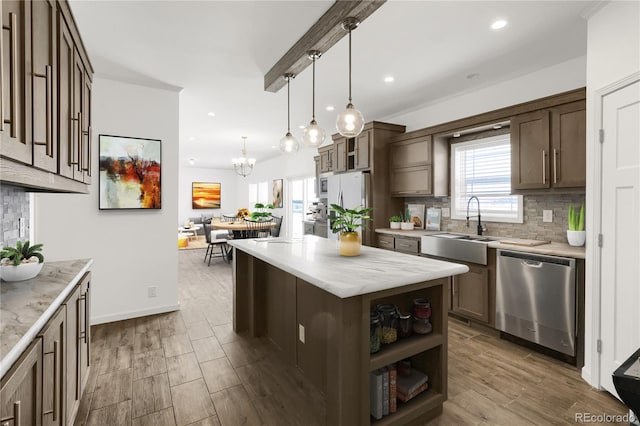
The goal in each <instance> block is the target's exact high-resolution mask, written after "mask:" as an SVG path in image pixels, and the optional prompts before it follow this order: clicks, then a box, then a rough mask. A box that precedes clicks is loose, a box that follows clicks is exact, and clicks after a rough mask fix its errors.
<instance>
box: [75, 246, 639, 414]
mask: <svg viewBox="0 0 640 426" xmlns="http://www.w3.org/2000/svg"><path fill="white" fill-rule="evenodd" d="M178 256H179V264H180V271H179V285H180V287H179V295H180V305H181V310H180V311H178V312H171V313H168V314H161V315H154V316H149V317H144V318H138V319H133V320H127V321H120V322H115V323H110V324H102V325H98V326H94V327H93V328H92V333H93V336H92V338H93V340H92V343H91V345H92V346H91V358H92V363H93V364H92V368H91V374H90V377H89V383H88V385H87V389H86V391H85V394H84V396H83V399H82V403H81V405H80V410H79V412H78V416H77V418H76V424H78V425H81V424H87V425H135V426H137V425H140V426H142V425H149V426H162V425H201V426H206V425H209V426H211V425H223V426H237V425H277V426H280V425H305V426H307V425H324V424H325V405H324V400H323V396H322V395H321V394H320V393H319V392H317V391H316V390H315V389H314V388H313V387H312V386H311V385H310V384H309V383H308V382H307V381H306V380H305V379H304V377H303V376H302V375H301V374H300V372H299V371H298V370H297V369H296V368H295V367H292V366H290V365H286V364H284V363H283V362H281V361H280V360H279V358H278V357H277V352H276V351H277V349H275V348H274V347H273V346H272V345H271V344H270V343H269V342H268V341H267V340H266V339H256V338H251V337H248V336H244V335H239V334H235V333H234V332H233V329H232V313H231V312H232V289H231V267H230V265H229V264H227V263H225V262H223V261H222V260H221V259H219V258H218V259H214V260H212V262H211V266H210V267H207V265H206V263H203V261H202V260H203V257H204V250H188V251H180V252H179V255H178ZM626 412H627V411H626V409H625V407H624V406H623V405H622V404H620V403H619V402H618V401H617V400H616V399H615V398H613V397H612V396H611V395H609V394H607V393H605V392H598V391H595V390H593V389H591V388H590V386H588V385H587V384H586V383H585V382H584V381H583V380H582V379H581V378H580V374H579V372H578V370H576V369H575V368H571V367H570V366H568V365H566V364H563V363H561V362H559V361H555V360H552V359H550V358H548V357H545V356H543V355H539V354H536V353H531V352H530V351H529V350H527V349H525V348H522V347H520V346H518V345H515V344H512V343H510V342H507V341H504V340H500V339H496V338H495V337H491V336H488V335H486V334H483V333H482V332H479V331H477V330H474V329H471V328H469V327H467V326H466V325H464V324H462V323H460V322H458V321H455V320H451V321H450V326H449V399H448V401H447V402H446V403H445V404H444V412H443V414H442V415H441V416H440V417H438V418H437V419H435V420H434V421H432V422H431V423H430V424H433V425H442V426H450V425H509V426H518V425H557V424H559V425H566V424H575V423H576V422H575V415H576V414H577V413H591V414H594V415H599V414H621V415H622V414H625V413H626Z"/></svg>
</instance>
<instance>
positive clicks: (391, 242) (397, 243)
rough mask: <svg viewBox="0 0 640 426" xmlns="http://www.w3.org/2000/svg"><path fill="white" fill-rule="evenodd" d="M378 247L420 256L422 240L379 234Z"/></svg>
mask: <svg viewBox="0 0 640 426" xmlns="http://www.w3.org/2000/svg"><path fill="white" fill-rule="evenodd" d="M377 247H378V248H381V249H386V250H393V251H398V252H400V253H406V254H415V255H417V254H420V238H411V237H403V236H395V235H390V234H377Z"/></svg>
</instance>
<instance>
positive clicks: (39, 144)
mask: <svg viewBox="0 0 640 426" xmlns="http://www.w3.org/2000/svg"><path fill="white" fill-rule="evenodd" d="M57 17H58V14H57V7H56V3H55V1H54V0H41V1H34V2H32V3H31V26H30V28H31V46H32V58H33V63H32V69H33V72H32V73H31V83H32V88H33V106H32V109H31V113H32V114H31V119H32V125H33V165H34V166H35V167H38V168H40V169H43V170H47V171H50V172H53V173H56V172H57V171H58V149H57V146H58V143H57V140H58V138H57V136H58V135H57V133H56V128H55V122H56V120H55V119H54V116H55V110H56V105H57V103H56V92H57V90H56V87H54V86H55V84H54V83H55V82H56V81H57V77H56V76H57V70H56V56H57V55H56V44H57V43H56V40H57V30H56V25H57Z"/></svg>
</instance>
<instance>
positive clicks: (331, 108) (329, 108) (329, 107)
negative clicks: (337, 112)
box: [327, 105, 335, 111]
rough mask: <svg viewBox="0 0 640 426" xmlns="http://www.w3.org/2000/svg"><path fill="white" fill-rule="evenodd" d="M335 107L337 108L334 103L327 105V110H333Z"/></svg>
mask: <svg viewBox="0 0 640 426" xmlns="http://www.w3.org/2000/svg"><path fill="white" fill-rule="evenodd" d="M334 109H335V108H334V107H333V106H332V105H329V106H328V107H327V111H333V110H334Z"/></svg>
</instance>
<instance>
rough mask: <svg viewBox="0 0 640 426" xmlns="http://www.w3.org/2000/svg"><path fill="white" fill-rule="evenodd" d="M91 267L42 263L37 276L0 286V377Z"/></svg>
mask: <svg viewBox="0 0 640 426" xmlns="http://www.w3.org/2000/svg"><path fill="white" fill-rule="evenodd" d="M91 264H93V260H92V259H79V260H66V261H60V262H45V263H44V266H43V267H42V271H40V273H39V274H38V276H37V277H35V278H32V279H30V280H25V281H17V282H4V281H2V282H1V283H0V291H1V297H0V359H1V360H2V361H0V377H1V376H4V374H5V373H6V372H7V371H9V369H10V368H11V366H12V365H13V363H14V362H16V361H17V360H18V358H19V357H20V355H21V354H22V352H24V350H25V349H27V347H28V346H29V344H30V343H31V341H32V340H33V339H34V338H35V337H36V336H37V335H38V333H39V332H40V330H42V327H43V326H44V325H45V324H46V323H47V321H49V319H50V318H51V317H52V316H53V314H54V313H55V312H56V310H57V309H58V307H60V305H62V303H63V302H64V300H65V299H66V298H67V296H68V295H69V293H71V290H73V288H74V287H75V286H76V284H78V282H79V281H80V279H81V278H82V276H83V275H84V274H85V272H87V271H88V270H89V267H90V266H91Z"/></svg>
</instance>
